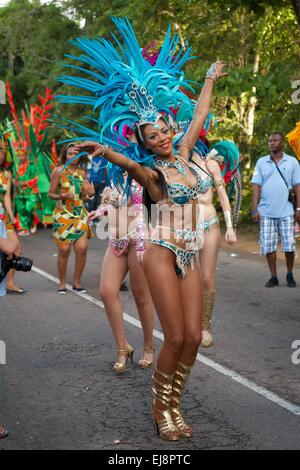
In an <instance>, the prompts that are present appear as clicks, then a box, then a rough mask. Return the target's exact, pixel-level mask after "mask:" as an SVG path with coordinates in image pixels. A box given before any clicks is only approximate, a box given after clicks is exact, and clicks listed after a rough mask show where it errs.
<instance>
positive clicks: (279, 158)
mask: <svg viewBox="0 0 300 470" xmlns="http://www.w3.org/2000/svg"><path fill="white" fill-rule="evenodd" d="M283 144H284V136H283V134H282V133H280V132H273V133H272V134H271V135H270V137H269V151H270V154H269V155H266V156H264V157H262V158H260V159H259V160H258V162H257V164H256V167H255V170H254V174H253V177H252V185H253V192H252V218H253V222H255V223H259V224H260V240H259V243H260V254H261V255H266V258H267V262H268V266H269V269H270V272H271V278H270V279H269V281H268V282H267V283H266V285H265V286H266V287H275V286H278V285H279V281H278V277H277V267H276V259H277V242H278V231H279V234H280V238H281V245H282V251H283V252H284V253H285V258H286V265H287V276H286V281H287V285H288V287H296V281H295V279H294V277H293V267H294V260H295V249H296V243H295V235H294V223H295V221H296V222H298V223H299V222H300V165H299V162H298V161H297V160H296V159H295V158H294V157H291V156H290V155H287V154H286V153H284V152H283Z"/></svg>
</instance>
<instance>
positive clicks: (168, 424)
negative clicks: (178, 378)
mask: <svg viewBox="0 0 300 470" xmlns="http://www.w3.org/2000/svg"><path fill="white" fill-rule="evenodd" d="M156 375H160V376H161V377H163V378H164V379H166V380H167V382H166V383H163V382H161V381H160V380H158V378H157V377H156ZM173 377H174V374H172V375H167V374H164V373H163V372H161V371H160V370H158V369H156V371H155V374H154V375H153V377H152V379H153V381H154V386H153V388H152V391H153V393H154V395H155V400H154V402H153V414H154V420H155V425H156V432H157V434H158V435H159V437H160V438H161V439H164V440H165V441H178V440H179V439H180V436H179V431H178V429H177V427H176V426H175V424H174V422H173V420H172V415H171V411H170V405H171V395H172V383H173ZM156 401H157V402H160V403H161V404H162V405H164V406H165V407H166V409H165V410H163V409H162V410H160V409H159V408H157V407H155V404H156ZM156 414H159V415H160V416H161V417H162V419H161V420H159V421H158V420H157V418H156Z"/></svg>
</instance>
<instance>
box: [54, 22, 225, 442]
mask: <svg viewBox="0 0 300 470" xmlns="http://www.w3.org/2000/svg"><path fill="white" fill-rule="evenodd" d="M114 22H115V24H116V25H117V26H118V29H119V32H120V34H121V37H122V42H120V41H119V40H118V39H117V38H116V37H114V39H115V42H116V46H114V45H113V44H112V43H111V42H110V41H107V40H105V39H103V38H100V39H95V40H88V39H78V40H76V41H75V44H76V45H77V46H78V47H79V48H80V49H81V50H83V51H84V55H82V56H80V57H75V59H76V60H79V61H81V62H83V63H85V64H88V69H83V68H82V67H77V70H79V71H80V72H83V73H87V74H88V75H89V76H90V78H89V79H86V78H79V77H73V76H70V77H69V76H64V77H61V80H62V81H63V82H65V83H68V84H70V85H73V86H75V87H81V88H83V89H85V90H89V91H90V94H89V95H88V96H71V97H64V96H61V97H60V99H61V100H62V101H64V102H74V103H78V102H81V103H87V104H89V105H92V106H93V108H94V111H95V112H96V113H98V111H99V110H100V113H99V116H98V119H97V120H98V122H99V125H100V132H99V133H97V132H92V131H90V130H89V129H86V128H83V127H79V126H76V125H75V127H77V128H78V130H79V131H81V133H82V134H83V135H82V137H80V138H79V139H80V140H83V142H82V143H79V144H78V145H77V148H78V150H79V151H82V150H84V151H86V152H87V153H89V154H90V155H91V156H92V157H94V156H98V155H102V156H104V157H105V158H106V159H107V160H108V161H109V162H111V163H113V164H114V165H115V167H114V171H115V176H114V177H115V179H117V178H119V180H120V181H121V180H122V173H123V171H124V170H125V171H127V173H128V175H129V176H130V177H131V178H134V179H135V180H136V181H137V182H138V183H139V184H141V185H142V186H143V187H144V191H145V198H144V199H145V202H146V203H152V204H153V205H154V206H155V207H156V212H157V223H156V225H155V226H152V227H151V233H150V237H149V240H148V247H147V249H146V252H145V255H144V271H145V274H146V277H147V281H148V284H149V287H150V291H151V294H152V298H153V301H154V304H155V307H156V310H157V313H158V316H159V319H160V322H161V326H162V330H163V333H164V343H163V346H162V349H161V351H160V354H159V357H158V360H157V369H156V371H155V374H154V387H153V391H154V394H155V400H154V404H153V411H154V419H155V422H156V425H157V432H158V433H159V435H160V437H161V438H162V439H166V440H170V441H176V440H178V439H180V438H181V437H191V435H192V428H191V426H189V425H188V424H186V422H185V420H184V418H183V416H182V414H181V411H180V403H181V398H182V393H183V389H184V386H185V383H186V381H187V378H188V375H189V372H190V370H191V367H192V365H193V363H194V361H195V358H196V355H197V351H198V347H199V345H200V343H201V310H202V309H201V302H202V292H201V280H200V276H199V271H198V268H197V266H196V265H194V260H195V257H196V254H197V252H198V250H199V248H200V247H201V243H202V241H203V225H202V220H201V211H200V210H199V197H200V196H201V194H204V193H205V192H206V191H207V190H208V187H207V185H206V183H205V181H204V180H203V178H202V174H201V171H200V170H199V169H198V168H197V167H195V166H193V165H192V164H190V163H189V157H190V154H191V153H193V151H194V150H193V149H194V147H195V145H196V143H197V139H198V136H199V133H200V131H201V129H202V128H203V127H204V125H205V121H206V118H207V115H208V112H209V108H210V101H211V95H212V91H213V87H214V84H215V82H216V81H217V79H219V78H220V77H223V76H224V75H227V74H226V73H224V72H223V69H224V65H225V64H224V63H223V62H216V63H215V64H213V65H212V66H211V67H210V69H209V70H208V72H207V75H206V79H205V83H204V86H203V89H202V92H201V95H200V98H199V100H198V101H197V102H196V103H195V102H192V101H191V99H190V98H189V97H188V96H187V95H185V94H184V93H183V92H182V90H181V89H182V88H184V87H190V84H189V83H188V81H187V80H186V78H185V75H184V73H183V71H182V66H183V65H184V64H185V62H186V61H187V60H189V59H191V50H190V48H182V49H180V50H179V52H176V53H175V51H176V48H177V45H178V42H179V38H178V36H173V37H171V36H170V32H169V31H168V33H167V35H166V38H165V41H164V44H163V46H162V49H161V51H160V54H159V56H158V58H157V62H156V65H155V66H154V67H153V66H151V65H150V64H149V63H148V62H147V61H146V60H145V59H144V58H143V56H142V53H141V49H140V47H139V45H138V42H137V40H136V37H135V35H134V32H133V30H132V28H131V25H130V23H129V22H128V21H127V20H120V19H115V20H114ZM174 57H175V59H174ZM73 58H74V57H73ZM172 109H176V110H178V111H177V114H176V120H178V121H180V114H181V112H183V113H184V115H185V116H186V115H187V111H190V113H191V119H190V120H191V123H190V125H189V127H188V129H187V130H186V131H185V132H184V133H183V134H182V135H181V136H180V138H179V139H177V140H176V141H174V140H173V134H174V133H173V130H172V126H171V124H170V118H173V119H174V118H175V116H174V114H173V112H172ZM175 124H176V123H175ZM72 126H73V127H74V124H72ZM126 126H128V127H129V128H131V129H133V130H134V131H135V135H136V140H137V143H130V141H129V140H128V139H127V137H126V132H124V131H125V129H126ZM124 134H125V135H124ZM87 137H89V140H87V141H84V139H86V138H87ZM99 141H100V142H101V143H99ZM152 222H153V221H152ZM199 286H200V287H199Z"/></svg>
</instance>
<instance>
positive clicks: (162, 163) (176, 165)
mask: <svg viewBox="0 0 300 470" xmlns="http://www.w3.org/2000/svg"><path fill="white" fill-rule="evenodd" d="M155 161H156V165H157V166H159V167H161V168H176V170H177V171H178V173H179V174H180V175H185V168H184V164H183V163H182V162H181V161H180V160H177V159H176V160H175V162H169V161H168V160H155Z"/></svg>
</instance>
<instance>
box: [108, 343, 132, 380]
mask: <svg viewBox="0 0 300 470" xmlns="http://www.w3.org/2000/svg"><path fill="white" fill-rule="evenodd" d="M117 351H118V355H121V354H120V353H125V354H123V355H124V356H125V358H126V360H125V364H123V363H122V362H116V363H115V365H114V367H113V371H114V372H117V373H118V374H120V373H122V372H125V370H126V369H127V362H128V359H130V360H131V364H132V365H133V353H134V349H133V347H132V346H130V344H129V345H128V346H127V348H126V349H117Z"/></svg>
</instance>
